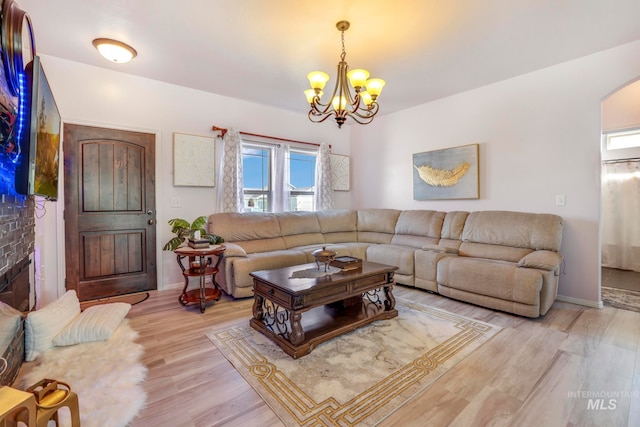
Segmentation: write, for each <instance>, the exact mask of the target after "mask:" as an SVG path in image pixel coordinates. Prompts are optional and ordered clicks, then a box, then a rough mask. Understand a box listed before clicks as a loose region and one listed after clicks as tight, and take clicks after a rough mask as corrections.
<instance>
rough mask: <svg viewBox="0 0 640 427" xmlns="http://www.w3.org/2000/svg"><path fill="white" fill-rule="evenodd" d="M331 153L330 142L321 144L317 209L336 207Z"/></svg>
mask: <svg viewBox="0 0 640 427" xmlns="http://www.w3.org/2000/svg"><path fill="white" fill-rule="evenodd" d="M330 154H331V152H330V151H329V144H327V143H322V144H320V148H318V156H317V157H316V192H315V207H316V210H317V211H322V210H326V209H333V207H334V194H333V181H332V178H331V157H330Z"/></svg>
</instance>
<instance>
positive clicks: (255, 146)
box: [242, 141, 275, 212]
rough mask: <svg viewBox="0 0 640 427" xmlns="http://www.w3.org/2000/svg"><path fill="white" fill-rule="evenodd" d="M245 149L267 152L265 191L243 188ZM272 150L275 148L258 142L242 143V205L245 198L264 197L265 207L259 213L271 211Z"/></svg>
mask: <svg viewBox="0 0 640 427" xmlns="http://www.w3.org/2000/svg"><path fill="white" fill-rule="evenodd" d="M245 148H247V149H258V150H267V153H268V158H267V165H268V173H267V179H268V183H267V189H266V190H248V189H247V188H246V187H245V175H244V174H245V167H244V160H245V157H244V156H245V152H244V150H245ZM274 148H275V146H274V145H272V144H266V143H260V142H256V141H243V142H242V162H243V165H242V199H243V203H244V201H245V200H246V199H247V196H250V197H251V196H256V197H255V198H258V197H259V196H265V197H266V201H267V203H266V206H265V207H264V209H263V210H261V211H260V212H272V210H273V166H274V164H273V163H274ZM244 207H245V208H246V207H247V205H246V204H245V205H244Z"/></svg>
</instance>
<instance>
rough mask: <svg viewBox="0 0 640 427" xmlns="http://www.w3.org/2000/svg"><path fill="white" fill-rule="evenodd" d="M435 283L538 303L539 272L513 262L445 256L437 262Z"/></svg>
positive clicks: (476, 292) (471, 291) (480, 293)
mask: <svg viewBox="0 0 640 427" xmlns="http://www.w3.org/2000/svg"><path fill="white" fill-rule="evenodd" d="M437 281H438V284H442V285H444V286H447V287H450V288H454V289H460V290H464V291H466V292H470V293H473V294H479V295H487V296H490V297H493V298H499V299H503V300H507V301H515V302H519V303H523V304H528V305H539V304H540V289H541V288H542V275H541V274H540V272H539V271H537V270H534V269H529V268H518V266H517V265H516V264H513V263H508V262H499V261H488V260H481V259H476V258H468V257H459V256H446V257H443V258H442V259H440V260H439V261H438V272H437Z"/></svg>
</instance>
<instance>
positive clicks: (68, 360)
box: [22, 319, 147, 427]
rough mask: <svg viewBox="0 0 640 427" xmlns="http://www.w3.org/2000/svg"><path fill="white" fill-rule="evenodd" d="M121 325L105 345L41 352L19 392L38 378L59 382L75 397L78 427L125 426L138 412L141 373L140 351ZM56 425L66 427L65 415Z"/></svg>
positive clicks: (129, 331) (126, 326) (128, 329)
mask: <svg viewBox="0 0 640 427" xmlns="http://www.w3.org/2000/svg"><path fill="white" fill-rule="evenodd" d="M137 336H138V333H137V332H136V331H134V330H133V329H132V328H131V326H129V320H128V319H125V320H124V321H123V322H122V324H121V325H120V327H119V328H118V329H117V330H116V332H114V334H113V335H112V336H111V338H109V339H108V340H106V341H98V342H91V343H84V344H80V345H72V346H68V347H55V348H54V349H52V350H49V351H47V352H45V353H44V354H43V355H42V356H41V357H40V358H39V359H38V361H37V362H34V363H37V365H36V366H34V367H33V368H32V369H31V370H29V371H28V373H27V374H25V376H24V378H23V381H22V382H23V384H22V387H23V389H26V388H27V387H29V386H31V385H32V384H35V383H37V382H38V381H40V380H41V379H43V378H50V379H56V380H60V381H63V382H65V383H67V384H69V385H70V386H71V389H72V390H73V391H74V392H75V393H76V394H77V395H78V402H79V406H80V421H81V424H82V426H83V427H92V426H95V427H104V426H114V427H117V426H120V427H124V426H126V425H127V424H128V423H129V422H130V421H131V420H132V419H133V418H134V417H135V416H136V414H137V413H138V411H140V409H142V407H143V406H144V403H145V401H146V397H147V396H146V392H145V391H144V388H143V387H142V384H141V383H142V382H143V381H144V379H145V377H146V374H147V368H146V367H145V366H144V365H142V364H141V363H140V358H141V357H142V353H143V351H144V348H143V347H142V345H141V344H138V343H135V342H134V340H135V339H136V338H137ZM60 425H61V426H70V425H71V419H70V417H69V411H68V410H61V411H60Z"/></svg>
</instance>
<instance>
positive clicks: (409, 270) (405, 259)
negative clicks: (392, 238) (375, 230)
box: [367, 244, 416, 276]
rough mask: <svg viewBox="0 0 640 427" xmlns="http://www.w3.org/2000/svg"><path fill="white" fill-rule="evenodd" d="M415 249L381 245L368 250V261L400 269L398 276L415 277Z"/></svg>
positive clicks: (370, 247) (372, 246)
mask: <svg viewBox="0 0 640 427" xmlns="http://www.w3.org/2000/svg"><path fill="white" fill-rule="evenodd" d="M415 251H416V250H415V248H410V247H406V246H399V245H390V244H379V245H371V246H369V247H368V248H367V261H371V262H377V263H380V264H387V265H393V266H396V267H398V270H397V271H396V273H397V274H402V275H405V276H413V260H414V253H415Z"/></svg>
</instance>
